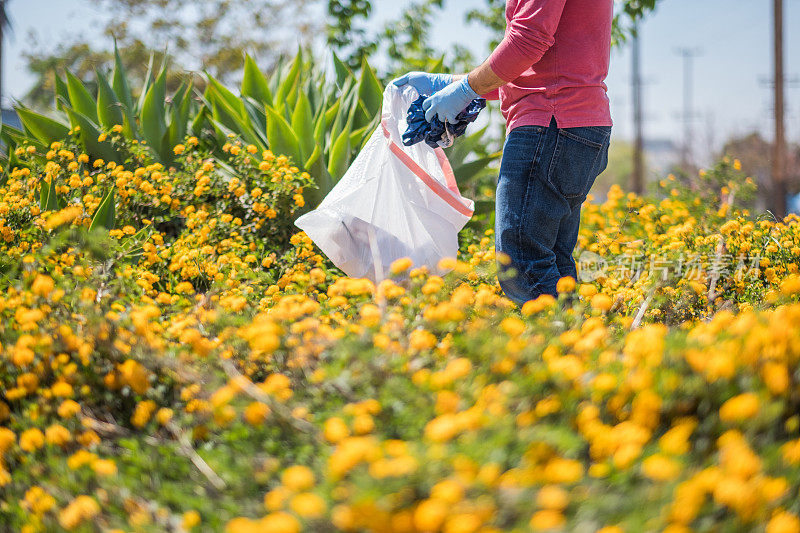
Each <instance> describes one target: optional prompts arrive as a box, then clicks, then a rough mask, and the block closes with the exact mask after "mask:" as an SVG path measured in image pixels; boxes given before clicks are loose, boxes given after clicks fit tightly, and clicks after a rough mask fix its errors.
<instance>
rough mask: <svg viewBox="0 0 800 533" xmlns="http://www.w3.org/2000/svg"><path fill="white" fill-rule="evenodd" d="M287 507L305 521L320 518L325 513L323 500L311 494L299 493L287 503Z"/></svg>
mask: <svg viewBox="0 0 800 533" xmlns="http://www.w3.org/2000/svg"><path fill="white" fill-rule="evenodd" d="M289 507H290V508H291V509H292V511H294V512H295V513H297V515H298V516H300V517H301V518H305V519H315V518H320V517H322V515H323V514H324V513H325V509H326V507H327V506H326V505H325V500H323V499H322V498H320V497H319V496H318V495H316V494H314V493H313V492H301V493H300V494H298V495H296V496H294V497H293V498H292V499H291V501H290V502H289Z"/></svg>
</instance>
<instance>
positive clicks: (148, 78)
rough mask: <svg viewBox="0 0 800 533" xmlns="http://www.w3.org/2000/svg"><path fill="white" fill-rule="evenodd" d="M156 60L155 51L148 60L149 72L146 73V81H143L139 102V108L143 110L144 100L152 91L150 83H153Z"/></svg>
mask: <svg viewBox="0 0 800 533" xmlns="http://www.w3.org/2000/svg"><path fill="white" fill-rule="evenodd" d="M155 60H156V55H155V53H151V54H150V59H149V60H148V61H147V74H145V75H144V82H143V83H142V92H141V93H139V103H138V104H137V107H136V108H137V110H138V111H140V112H141V110H142V108H143V107H144V100H145V98H147V93H148V92H149V91H150V85H152V83H153V66H154V63H155Z"/></svg>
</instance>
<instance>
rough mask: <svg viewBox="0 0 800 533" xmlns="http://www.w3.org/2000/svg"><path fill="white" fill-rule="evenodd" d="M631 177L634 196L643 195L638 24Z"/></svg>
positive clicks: (634, 34) (634, 42)
mask: <svg viewBox="0 0 800 533" xmlns="http://www.w3.org/2000/svg"><path fill="white" fill-rule="evenodd" d="M632 45H633V50H632V54H631V55H632V57H633V69H632V70H633V79H632V80H631V81H632V84H633V124H634V132H635V140H634V143H633V176H632V178H633V179H632V182H633V183H631V188H632V189H633V192H635V193H636V194H643V193H644V153H643V152H644V127H643V124H642V122H643V121H642V61H641V59H642V58H641V45H640V43H639V27H638V24H637V25H636V26H635V27H634V29H633V43H632Z"/></svg>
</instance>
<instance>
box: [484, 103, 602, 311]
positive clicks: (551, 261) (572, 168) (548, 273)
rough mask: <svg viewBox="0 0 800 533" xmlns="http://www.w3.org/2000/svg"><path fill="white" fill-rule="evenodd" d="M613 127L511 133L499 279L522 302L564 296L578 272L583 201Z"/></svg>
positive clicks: (501, 195) (499, 228) (502, 189)
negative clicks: (564, 282)
mask: <svg viewBox="0 0 800 533" xmlns="http://www.w3.org/2000/svg"><path fill="white" fill-rule="evenodd" d="M610 137H611V128H610V127H607V126H589V127H583V128H558V127H557V125H556V121H555V117H554V118H553V119H552V120H551V122H550V126H549V127H543V126H520V127H518V128H515V129H514V130H512V131H511V133H509V135H508V137H507V138H506V143H505V147H504V148H503V160H502V163H501V165H500V179H499V180H498V182H497V206H496V216H495V248H496V250H497V256H498V268H499V270H498V278H499V281H500V287H502V289H503V292H504V293H505V294H506V296H507V297H508V298H509V299H511V300H513V301H514V302H515V303H517V304H518V305H522V304H523V303H525V302H527V301H528V300H533V299H536V298H537V297H539V296H540V295H542V294H551V295H553V296H557V291H556V284H557V283H558V280H559V279H560V278H562V277H565V276H572V277H573V278H576V279H577V272H576V269H575V261H574V259H573V258H572V252H573V251H574V250H575V245H576V244H577V242H578V227H579V226H580V218H581V204H582V203H583V201H584V200H585V199H586V195H587V194H588V192H589V189H591V187H592V184H594V180H595V179H596V178H597V176H598V175H599V174H600V173H601V172H602V171H603V170H605V168H606V166H607V165H608V144H609V139H610Z"/></svg>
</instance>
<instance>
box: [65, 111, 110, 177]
mask: <svg viewBox="0 0 800 533" xmlns="http://www.w3.org/2000/svg"><path fill="white" fill-rule="evenodd" d="M64 107H65V109H66V111H67V114H68V115H69V120H70V122H71V123H72V127H73V128H75V127H80V134H79V136H80V139H81V142H82V143H83V147H84V148H85V149H86V151H87V152H88V154H89V155H90V156H92V157H93V158H95V159H103V160H105V161H116V162H117V163H121V161H120V155H121V154H120V153H119V152H117V151H116V150H114V148H113V147H112V146H111V144H110V143H108V142H102V143H101V142H100V141H99V139H98V138H99V137H100V130H98V128H97V125H96V124H95V123H94V122H92V121H91V120H89V118H88V117H87V116H86V115H83V114H82V113H78V112H77V111H75V110H74V109H72V108H71V107H69V106H68V105H66V102H65V105H64Z"/></svg>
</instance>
